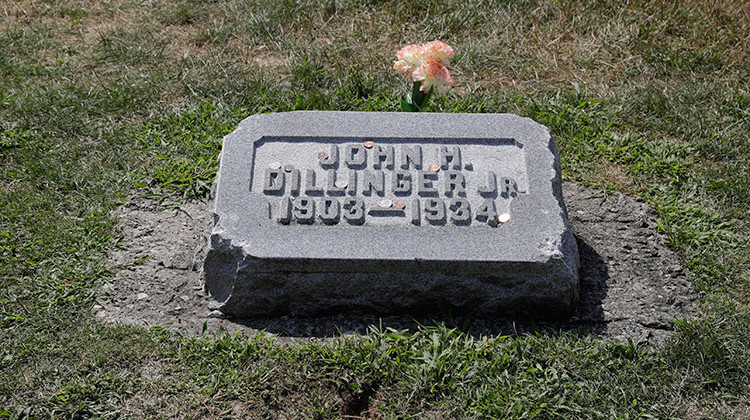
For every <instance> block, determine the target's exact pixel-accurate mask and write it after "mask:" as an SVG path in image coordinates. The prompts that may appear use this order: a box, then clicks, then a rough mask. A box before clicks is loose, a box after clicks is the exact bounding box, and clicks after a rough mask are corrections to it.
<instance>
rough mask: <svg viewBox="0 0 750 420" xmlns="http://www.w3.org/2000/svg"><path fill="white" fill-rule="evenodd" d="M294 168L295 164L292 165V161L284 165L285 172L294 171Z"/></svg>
mask: <svg viewBox="0 0 750 420" xmlns="http://www.w3.org/2000/svg"><path fill="white" fill-rule="evenodd" d="M293 170H294V165H292V164H291V163H287V164H286V165H284V171H285V172H292V171H293Z"/></svg>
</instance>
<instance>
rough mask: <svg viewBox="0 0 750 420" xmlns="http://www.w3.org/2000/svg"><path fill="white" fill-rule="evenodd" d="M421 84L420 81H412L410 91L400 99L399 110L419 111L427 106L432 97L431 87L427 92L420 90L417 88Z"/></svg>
mask: <svg viewBox="0 0 750 420" xmlns="http://www.w3.org/2000/svg"><path fill="white" fill-rule="evenodd" d="M421 86H422V82H421V81H420V82H414V83H413V84H412V88H411V92H409V93H407V94H406V95H405V96H404V98H403V99H401V110H402V111H405V112H419V111H421V110H423V109H424V108H425V107H427V104H428V103H429V102H430V97H432V88H430V90H429V91H428V92H427V93H424V92H422V91H421V90H420V89H419V88H420V87H421Z"/></svg>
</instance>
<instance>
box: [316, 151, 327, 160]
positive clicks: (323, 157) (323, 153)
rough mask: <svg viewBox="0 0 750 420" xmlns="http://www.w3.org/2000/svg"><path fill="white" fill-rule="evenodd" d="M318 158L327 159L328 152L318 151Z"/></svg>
mask: <svg viewBox="0 0 750 420" xmlns="http://www.w3.org/2000/svg"><path fill="white" fill-rule="evenodd" d="M318 158H320V159H328V153H326V152H318Z"/></svg>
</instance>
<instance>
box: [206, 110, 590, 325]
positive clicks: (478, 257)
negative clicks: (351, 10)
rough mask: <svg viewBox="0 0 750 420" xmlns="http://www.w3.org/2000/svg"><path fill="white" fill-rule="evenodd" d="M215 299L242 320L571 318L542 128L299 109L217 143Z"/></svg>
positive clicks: (562, 216) (574, 269) (550, 157)
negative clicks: (423, 315)
mask: <svg viewBox="0 0 750 420" xmlns="http://www.w3.org/2000/svg"><path fill="white" fill-rule="evenodd" d="M212 212H213V214H212V216H213V217H212V225H211V232H210V244H209V250H208V252H207V256H206V260H205V261H204V279H205V285H206V288H207V290H208V291H209V292H210V293H211V295H212V296H213V297H214V298H215V299H216V300H217V301H218V302H219V305H220V309H221V310H222V311H223V312H225V313H227V314H230V315H234V316H238V317H252V316H271V315H278V314H291V315H315V314H322V313H330V312H337V311H364V312H373V313H381V314H388V313H418V312H420V311H431V312H434V311H438V310H446V311H451V312H452V313H467V314H474V315H478V316H484V317H487V316H489V317H499V316H506V315H529V316H538V317H549V316H555V315H559V314H566V313H569V312H570V311H572V309H573V307H574V305H575V303H576V300H577V297H578V251H577V248H576V244H575V239H574V237H573V235H572V232H571V231H570V228H569V226H568V223H567V215H566V210H565V205H564V203H563V201H562V192H561V178H560V166H559V158H558V156H557V153H556V152H555V148H554V143H553V141H552V138H551V136H550V134H549V130H548V129H547V128H546V127H544V126H542V125H539V124H537V123H535V122H533V121H532V120H529V119H525V118H520V117H517V116H514V115H506V114H434V113H433V114H430V113H423V114H417V113H364V112H318V111H310V112H292V113H279V114H266V115H257V116H252V117H249V118H247V119H245V120H244V121H243V122H242V123H241V124H240V127H239V128H238V129H237V130H236V131H235V132H233V133H232V134H230V135H228V136H227V137H226V138H225V139H224V145H223V149H222V153H221V158H220V165H219V172H218V175H217V179H216V184H215V196H214V203H213V209H212Z"/></svg>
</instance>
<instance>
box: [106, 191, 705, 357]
mask: <svg viewBox="0 0 750 420" xmlns="http://www.w3.org/2000/svg"><path fill="white" fill-rule="evenodd" d="M143 194H144V191H136V192H134V193H133V194H131V196H130V198H129V200H128V201H127V202H126V203H125V204H124V205H122V206H121V207H119V208H118V209H117V210H116V216H117V218H118V219H119V230H118V231H119V240H118V243H117V244H116V246H115V247H113V249H112V252H111V254H110V256H109V264H110V266H111V267H114V268H116V269H117V270H118V273H117V275H116V276H114V278H113V279H112V282H111V283H107V284H104V285H103V286H102V287H101V289H100V290H99V292H98V304H97V305H96V306H95V307H94V314H95V316H96V317H97V318H99V319H101V320H102V321H104V322H109V323H123V324H138V325H144V326H154V325H161V326H164V325H167V326H168V327H169V328H172V329H175V330H177V331H180V332H181V333H184V334H201V333H202V332H203V331H204V330H205V331H206V332H209V333H214V332H217V331H219V330H226V331H229V332H236V331H240V332H243V333H247V334H253V333H256V332H258V331H260V330H266V331H268V332H270V333H273V334H277V335H278V336H279V337H280V339H281V340H282V341H290V340H291V338H294V337H307V338H315V337H331V336H336V335H338V334H339V333H344V334H349V333H353V332H359V333H365V332H366V331H367V328H368V327H369V326H370V325H382V326H390V327H394V328H398V329H408V328H414V327H416V325H417V322H419V323H429V322H430V320H433V319H434V320H438V321H442V322H446V323H447V324H449V325H453V326H456V327H457V328H460V329H462V330H464V331H468V332H471V333H473V334H507V333H513V332H523V331H528V330H531V329H532V328H540V327H541V328H547V329H552V330H555V331H570V330H576V331H579V332H581V333H584V334H595V335H597V336H600V337H603V338H608V339H614V340H617V341H627V340H633V341H634V342H636V343H640V344H647V345H659V344H661V343H663V342H664V340H665V339H666V338H667V337H669V335H670V332H671V331H672V329H673V327H672V323H671V320H672V319H676V318H680V319H685V318H690V317H692V316H693V315H694V314H696V312H697V310H698V307H697V303H696V301H697V295H696V293H695V291H694V289H693V287H692V285H691V283H690V281H689V279H688V277H687V274H686V272H685V269H684V268H683V266H682V265H681V263H680V260H679V258H678V257H677V256H676V255H675V254H674V253H673V252H672V251H671V250H670V249H669V248H668V247H667V244H666V241H665V237H664V236H663V235H661V234H659V233H658V232H657V220H656V212H655V211H654V210H653V209H651V208H650V207H648V206H647V205H646V204H645V203H643V202H642V200H640V199H637V198H632V197H628V196H625V195H622V194H609V193H605V192H603V191H598V190H594V189H591V188H586V187H582V186H579V185H576V184H572V183H566V184H565V185H564V197H565V201H566V204H567V206H568V213H569V219H570V223H571V225H572V227H573V230H574V232H575V234H576V237H577V240H578V247H579V250H580V254H581V271H580V274H581V301H580V304H579V307H578V310H577V311H576V313H575V314H574V315H573V316H572V317H570V318H569V319H564V320H560V321H558V322H544V323H531V322H528V321H524V320H507V319H506V320H484V319H470V318H462V317H453V318H451V317H450V316H449V315H448V314H414V317H407V316H392V317H378V316H375V315H352V314H339V315H334V316H326V317H319V318H290V317H279V318H269V319H252V320H238V319H227V318H225V317H224V316H223V315H222V314H221V313H220V312H218V311H216V310H213V308H212V300H211V299H210V298H209V297H208V296H206V294H205V293H204V291H203V286H202V284H201V278H200V273H199V267H200V260H201V255H202V251H203V243H204V232H205V217H206V215H207V204H205V203H200V202H188V203H186V204H184V205H183V206H181V207H179V208H169V209H166V210H164V209H163V208H162V206H161V205H160V204H159V203H158V202H157V201H156V200H154V199H152V198H147V197H144V196H143Z"/></svg>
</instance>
